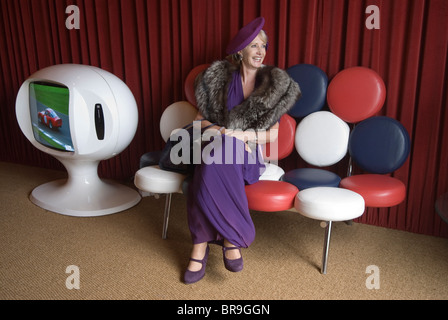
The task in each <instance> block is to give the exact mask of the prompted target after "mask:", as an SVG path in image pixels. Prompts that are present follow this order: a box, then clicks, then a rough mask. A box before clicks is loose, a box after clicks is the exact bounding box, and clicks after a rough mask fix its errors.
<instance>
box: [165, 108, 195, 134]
mask: <svg viewBox="0 0 448 320" xmlns="http://www.w3.org/2000/svg"><path fill="white" fill-rule="evenodd" d="M197 113H198V109H196V108H195V107H194V106H193V105H192V104H191V103H189V102H188V101H178V102H174V103H173V104H171V105H169V106H168V107H167V108H166V109H165V110H164V111H163V113H162V116H161V117H160V134H161V135H162V138H163V140H164V141H165V142H166V141H167V140H168V139H169V137H170V135H171V132H173V130H174V129H178V128H182V127H184V126H186V125H187V124H189V123H191V122H193V120H194V118H195V117H196V115H197Z"/></svg>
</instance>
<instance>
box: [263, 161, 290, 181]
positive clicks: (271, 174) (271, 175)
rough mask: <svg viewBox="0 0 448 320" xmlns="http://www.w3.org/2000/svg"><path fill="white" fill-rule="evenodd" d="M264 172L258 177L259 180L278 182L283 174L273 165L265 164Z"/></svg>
mask: <svg viewBox="0 0 448 320" xmlns="http://www.w3.org/2000/svg"><path fill="white" fill-rule="evenodd" d="M265 165H266V170H265V171H264V172H263V174H262V175H261V176H260V180H272V181H278V180H280V178H281V177H282V176H283V175H284V174H285V170H283V169H282V168H280V167H279V166H277V165H275V164H273V163H265Z"/></svg>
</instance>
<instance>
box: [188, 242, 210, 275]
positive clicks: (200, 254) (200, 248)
mask: <svg viewBox="0 0 448 320" xmlns="http://www.w3.org/2000/svg"><path fill="white" fill-rule="evenodd" d="M206 249H207V242H203V243H197V244H194V245H193V249H192V250H191V258H193V259H196V260H202V259H204V256H205V250H206ZM201 268H202V264H201V263H199V262H196V261H191V260H190V263H189V264H188V267H187V269H188V270H190V271H193V272H196V271H199V270H201Z"/></svg>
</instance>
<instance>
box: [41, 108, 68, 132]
mask: <svg viewBox="0 0 448 320" xmlns="http://www.w3.org/2000/svg"><path fill="white" fill-rule="evenodd" d="M37 117H38V118H39V122H40V123H43V124H45V125H46V126H47V127H49V128H50V129H53V128H59V127H60V126H62V119H61V118H59V117H58V115H57V114H56V112H54V110H53V109H51V108H47V109H45V110H44V111H41V112H39V113H38V114H37Z"/></svg>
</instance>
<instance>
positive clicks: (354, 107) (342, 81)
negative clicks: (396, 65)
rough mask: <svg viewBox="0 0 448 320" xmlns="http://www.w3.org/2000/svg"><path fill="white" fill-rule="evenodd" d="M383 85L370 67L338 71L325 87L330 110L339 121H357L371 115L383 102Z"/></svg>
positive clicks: (384, 96) (381, 80) (378, 109)
mask: <svg viewBox="0 0 448 320" xmlns="http://www.w3.org/2000/svg"><path fill="white" fill-rule="evenodd" d="M385 99H386V86H385V85H384V82H383V79H382V78H381V77H380V76H379V75H378V73H376V72H375V71H373V70H372V69H369V68H365V67H352V68H347V69H344V70H342V71H340V72H339V73H338V74H336V76H335V77H334V78H333V79H332V80H331V82H330V84H329V86H328V90H327V101H328V106H329V107H330V110H331V111H332V112H333V113H334V114H335V115H337V116H338V117H339V118H341V119H342V120H344V121H346V122H349V123H357V122H359V121H362V120H365V119H367V118H369V117H371V116H374V115H375V114H376V113H377V112H378V111H380V110H381V108H382V107H383V105H384V101H385Z"/></svg>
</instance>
